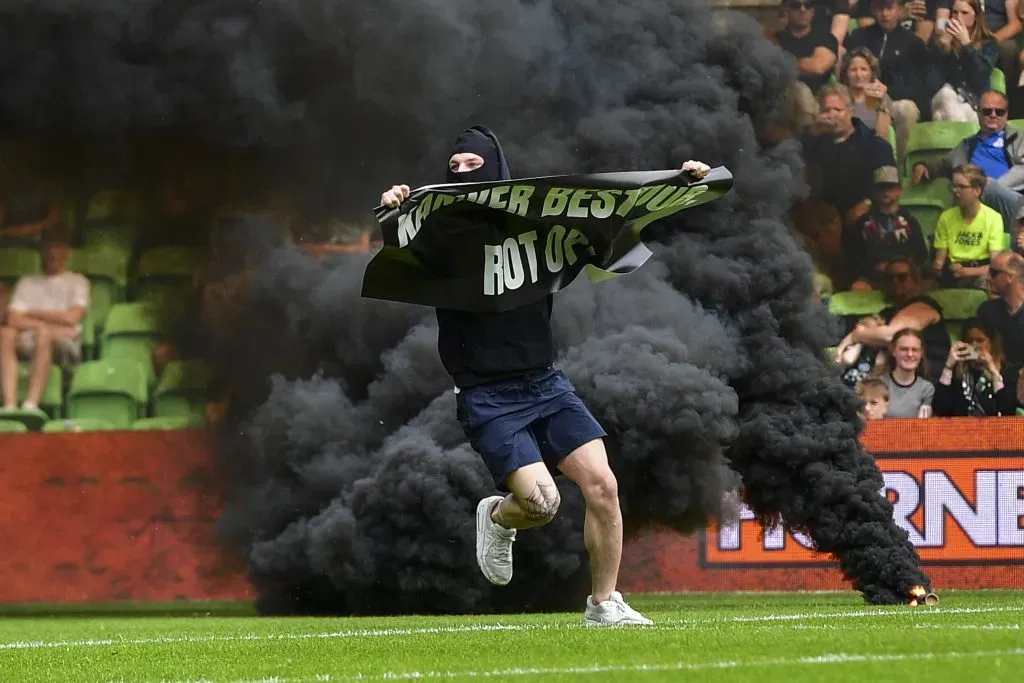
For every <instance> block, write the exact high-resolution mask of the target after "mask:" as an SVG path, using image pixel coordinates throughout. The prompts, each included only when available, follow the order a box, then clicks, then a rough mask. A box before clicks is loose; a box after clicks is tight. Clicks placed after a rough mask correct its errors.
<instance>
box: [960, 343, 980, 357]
mask: <svg viewBox="0 0 1024 683" xmlns="http://www.w3.org/2000/svg"><path fill="white" fill-rule="evenodd" d="M979 357H980V353H979V350H978V347H977V346H975V345H974V344H971V345H970V346H968V347H967V349H966V350H965V351H964V352H963V355H962V356H961V358H963V359H964V360H978V358H979Z"/></svg>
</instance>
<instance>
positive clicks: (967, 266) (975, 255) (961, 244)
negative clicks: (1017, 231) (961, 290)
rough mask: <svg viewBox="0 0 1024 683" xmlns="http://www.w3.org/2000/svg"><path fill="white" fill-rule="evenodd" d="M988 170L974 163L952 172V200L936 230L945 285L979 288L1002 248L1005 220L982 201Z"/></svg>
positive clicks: (937, 261)
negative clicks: (953, 204) (994, 257)
mask: <svg viewBox="0 0 1024 683" xmlns="http://www.w3.org/2000/svg"><path fill="white" fill-rule="evenodd" d="M985 181H986V178H985V172H984V171H982V170H981V169H980V168H979V167H977V166H975V165H974V164H965V165H963V166H958V167H957V168H956V170H955V171H953V181H952V183H951V184H950V185H951V187H952V190H953V202H954V203H955V204H956V206H954V207H951V208H949V209H946V210H945V211H943V212H942V215H941V216H939V223H938V226H937V227H936V229H935V244H934V246H935V263H934V264H933V265H932V268H933V270H934V271H935V274H936V275H937V276H938V277H939V283H940V284H941V285H943V286H944V287H968V288H970V287H980V286H981V285H982V283H983V282H984V280H985V278H986V277H987V276H988V267H989V263H990V262H991V259H992V257H993V256H995V255H996V254H997V253H999V250H1000V249H1002V248H1003V234H1004V233H1003V219H1002V218H1001V217H1000V216H999V214H998V213H996V212H995V211H994V210H992V209H990V208H989V207H987V206H985V205H984V204H982V203H981V193H982V192H983V191H984V188H985Z"/></svg>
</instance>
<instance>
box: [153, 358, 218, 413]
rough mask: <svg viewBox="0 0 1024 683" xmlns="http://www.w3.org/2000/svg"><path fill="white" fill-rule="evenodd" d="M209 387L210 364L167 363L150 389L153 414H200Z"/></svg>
mask: <svg viewBox="0 0 1024 683" xmlns="http://www.w3.org/2000/svg"><path fill="white" fill-rule="evenodd" d="M209 386H210V366H209V365H208V364H207V363H206V362H205V361H202V360H188V361H173V362H170V363H168V364H167V367H165V368H164V372H163V374H162V375H161V376H160V383H159V384H158V385H157V387H156V391H155V392H153V415H154V416H155V417H189V416H193V415H199V416H201V415H203V413H204V411H205V409H206V401H207V392H208V389H209Z"/></svg>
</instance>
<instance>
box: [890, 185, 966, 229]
mask: <svg viewBox="0 0 1024 683" xmlns="http://www.w3.org/2000/svg"><path fill="white" fill-rule="evenodd" d="M900 206H902V207H903V208H905V209H906V210H907V211H908V212H909V213H910V215H912V216H913V217H914V218H916V219H917V222H918V223H920V224H921V231H922V232H923V233H924V236H925V238H926V241H928V242H931V236H932V235H934V234H935V227H936V226H937V225H938V223H939V216H940V215H942V212H943V211H945V210H946V209H948V208H949V207H951V206H953V194H952V192H951V191H950V189H949V181H948V180H947V179H945V178H938V179H936V180H931V181H927V182H924V183H921V184H920V185H909V186H908V187H907V188H906V190H904V192H903V196H902V197H901V198H900Z"/></svg>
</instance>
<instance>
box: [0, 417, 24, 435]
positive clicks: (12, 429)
mask: <svg viewBox="0 0 1024 683" xmlns="http://www.w3.org/2000/svg"><path fill="white" fill-rule="evenodd" d="M27 431H29V429H28V427H26V426H25V425H23V424H22V423H21V422H17V421H15V420H8V419H5V418H0V434H24V433H25V432H27Z"/></svg>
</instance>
